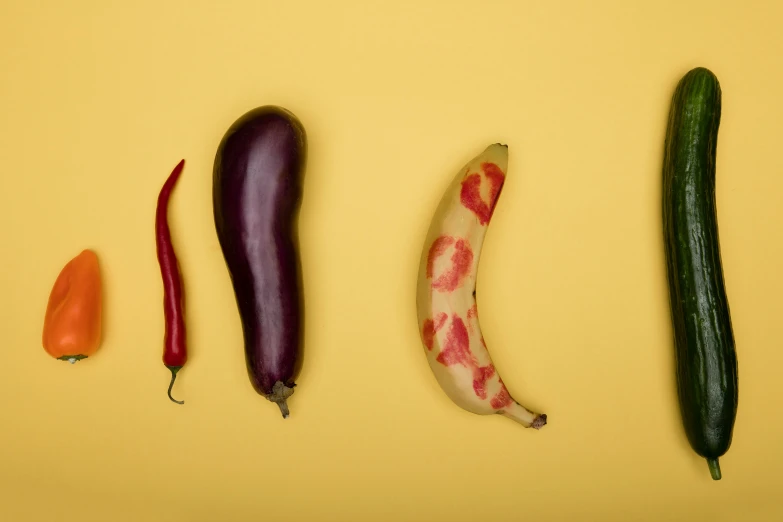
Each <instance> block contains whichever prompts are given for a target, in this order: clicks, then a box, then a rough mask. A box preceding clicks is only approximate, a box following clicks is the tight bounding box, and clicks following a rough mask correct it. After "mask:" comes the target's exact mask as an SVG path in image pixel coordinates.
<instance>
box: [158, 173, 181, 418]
mask: <svg viewBox="0 0 783 522" xmlns="http://www.w3.org/2000/svg"><path fill="white" fill-rule="evenodd" d="M184 167H185V160H184V159H183V160H182V161H180V162H179V163H178V164H177V166H176V167H174V170H173V171H172V172H171V174H170V175H169V178H168V179H167V180H166V183H165V184H164V185H163V188H162V189H161V190H160V195H159V196H158V207H157V211H156V213H155V242H156V244H157V252H158V263H159V264H160V273H161V276H163V313H164V317H165V321H166V335H165V338H164V349H163V364H165V365H166V367H167V368H168V369H169V370H171V383H170V384H169V399H171V400H172V401H174V402H176V403H177V404H185V401H178V400H175V399H174V397H172V396H171V388H172V387H173V386H174V380H175V379H176V378H177V372H178V371H179V370H180V369H182V367H183V366H184V365H185V362H186V361H187V359H188V352H187V346H186V342H185V341H186V339H185V312H184V311H185V298H184V295H183V292H182V280H181V278H180V271H179V263H178V261H177V256H176V255H175V254H174V247H173V245H172V243H171V233H170V232H169V224H168V205H169V199H170V197H171V191H172V190H173V189H174V185H175V184H176V183H177V180H178V179H179V175H180V174H181V173H182V169H183V168H184Z"/></svg>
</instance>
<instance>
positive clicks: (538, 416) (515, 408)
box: [498, 402, 546, 430]
mask: <svg viewBox="0 0 783 522" xmlns="http://www.w3.org/2000/svg"><path fill="white" fill-rule="evenodd" d="M498 413H500V414H502V415H503V416H505V417H508V418H509V419H511V420H513V421H516V422H518V423H520V424H521V425H523V426H524V427H525V428H533V429H536V430H540V429H541V428H543V427H544V425H545V424H546V414H545V413H535V412H532V411H530V410H528V409H527V408H525V407H524V406H522V405H521V404H519V403H518V402H513V403H511V405H509V406H508V407H506V408H503V410H502V411H499V412H498Z"/></svg>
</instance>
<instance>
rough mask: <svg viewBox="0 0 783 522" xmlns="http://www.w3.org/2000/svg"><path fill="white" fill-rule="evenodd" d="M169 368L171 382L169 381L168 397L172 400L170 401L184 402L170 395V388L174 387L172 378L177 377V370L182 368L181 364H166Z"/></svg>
mask: <svg viewBox="0 0 783 522" xmlns="http://www.w3.org/2000/svg"><path fill="white" fill-rule="evenodd" d="M167 368H168V369H169V370H171V382H170V383H169V399H171V400H172V402H176V403H177V404H185V401H178V400H176V399H175V398H174V397H172V396H171V388H173V387H174V380H175V379H176V378H177V372H178V371H180V369H182V366H167Z"/></svg>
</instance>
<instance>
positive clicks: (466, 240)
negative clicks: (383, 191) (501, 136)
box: [416, 144, 546, 429]
mask: <svg viewBox="0 0 783 522" xmlns="http://www.w3.org/2000/svg"><path fill="white" fill-rule="evenodd" d="M507 168H508V147H507V146H506V145H501V144H494V145H490V146H489V147H487V148H486V149H485V150H484V151H483V152H482V153H481V154H479V155H478V156H476V157H475V158H473V159H472V160H471V161H470V162H469V163H468V164H467V165H465V166H464V167H463V168H462V169H461V170H460V171H459V173H458V174H457V175H456V176H455V178H454V179H453V181H452V182H451V185H450V186H449V188H448V189H447V190H446V193H445V194H444V196H443V198H442V199H441V201H440V204H439V205H438V208H437V210H436V211H435V215H434V217H433V219H432V223H431V225H430V229H429V232H428V233H427V239H426V241H425V243H424V249H423V251H422V255H421V262H420V266H419V276H418V288H417V296H416V300H417V303H416V304H417V311H418V318H419V333H420V335H421V340H422V343H423V344H424V348H425V350H424V351H425V353H426V355H427V361H428V362H429V364H430V368H431V369H432V372H433V373H434V374H435V378H436V379H437V381H438V384H439V385H440V387H441V388H442V389H443V391H445V392H446V394H447V395H448V397H449V398H450V399H451V400H452V401H453V402H454V403H456V404H457V405H458V406H460V407H461V408H463V409H465V410H467V411H469V412H472V413H475V414H478V415H489V414H493V413H499V414H502V415H504V416H506V417H508V418H510V419H513V420H515V421H517V422H519V423H520V424H522V425H523V426H525V427H527V428H530V427H532V428H535V429H540V428H541V427H543V426H544V425H545V424H546V415H544V414H539V413H534V412H532V411H530V410H528V409H527V408H525V407H524V406H522V405H521V404H519V403H518V402H517V401H516V400H514V398H513V397H511V394H510V393H509V391H508V389H507V388H506V386H505V385H504V384H503V380H502V379H501V378H500V375H499V374H498V372H497V370H496V369H495V366H494V364H493V363H492V359H491V358H490V355H489V351H488V350H487V346H486V344H484V337H483V335H482V334H481V329H480V327H479V320H478V310H477V308H476V290H475V289H476V273H477V271H478V263H479V257H480V255H481V247H482V245H483V244H484V236H485V235H486V232H487V226H488V225H489V221H490V218H491V217H492V212H493V211H494V209H495V203H496V202H497V200H498V197H499V196H500V191H501V189H502V188H503V182H504V181H505V177H506V170H507Z"/></svg>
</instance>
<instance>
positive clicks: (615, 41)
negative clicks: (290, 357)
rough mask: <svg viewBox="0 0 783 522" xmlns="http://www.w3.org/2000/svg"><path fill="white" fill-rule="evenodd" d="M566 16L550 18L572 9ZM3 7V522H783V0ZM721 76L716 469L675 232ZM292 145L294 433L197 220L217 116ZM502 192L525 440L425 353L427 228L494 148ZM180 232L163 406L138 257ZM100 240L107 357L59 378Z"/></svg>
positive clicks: (213, 246)
mask: <svg viewBox="0 0 783 522" xmlns="http://www.w3.org/2000/svg"><path fill="white" fill-rule="evenodd" d="M554 4H556V5H554ZM681 4H683V2H676V1H666V2H663V1H659V2H645V3H644V4H643V5H642V3H635V2H625V1H615V2H556V3H551V2H521V1H518V2H514V1H507V2H499V1H490V2H477V1H459V2H457V1H451V2H445V1H444V2H438V1H436V0H427V1H424V0H416V1H415V2H414V1H397V2H373V1H367V0H357V1H340V0H335V1H331V2H315V1H311V2H268V1H249V0H248V1H228V2H214V1H187V2H186V1H164V2H158V1H155V2H153V1H148V0H144V1H135V2H105V1H98V0H95V1H92V2H87V1H72V2H54V1H49V2H29V3H28V2H23V1H21V0H13V1H9V0H5V1H3V2H1V3H0V108H1V110H0V165H1V166H2V178H1V179H2V190H0V222H2V223H3V224H4V226H3V237H2V250H3V253H2V262H1V263H0V266H1V268H2V269H1V270H0V296H1V297H0V317H2V329H1V331H2V333H3V341H2V352H3V364H2V366H0V396H2V397H3V400H2V407H1V409H0V411H2V414H1V415H0V418H2V427H1V428H0V448H2V453H1V454H0V456H1V457H2V465H0V520H3V521H9V522H27V521H40V520H58V521H66V522H67V521H71V520H73V521H80V522H84V521H105V520H112V521H141V520H144V521H149V522H153V521H165V522H177V521H188V522H201V521H205V522H206V521H218V520H220V521H229V522H233V521H236V522H239V521H251V520H274V521H281V520H286V521H289V522H296V521H321V520H324V521H327V520H328V521H331V520H334V521H341V522H346V521H354V520H356V521H364V520H379V521H382V520H389V521H403V520H424V521H432V522H437V521H463V520H464V521H482V520H484V521H493V522H500V521H517V520H556V521H561V520H590V521H592V520H595V521H614V520H617V521H630V520H633V521H648V520H649V521H660V520H667V521H668V520H677V521H679V520H683V521H685V520H687V521H699V520H711V521H720V520H750V521H766V520H770V521H772V520H781V519H783V506H782V504H783V502H781V501H780V492H781V490H783V478H781V477H783V474H782V473H781V467H782V466H783V446H782V445H781V440H783V421H781V418H780V415H779V409H780V406H781V404H782V401H781V399H782V398H783V391H781V390H783V388H782V387H781V386H783V384H781V371H783V370H782V368H783V350H781V346H780V339H781V337H782V336H783V331H781V328H783V326H782V325H783V321H781V318H782V317H783V304H782V303H783V300H781V298H780V296H781V295H783V277H782V276H781V266H783V248H782V245H783V233H782V232H781V230H783V228H782V227H781V219H782V218H783V216H781V209H782V208H783V206H782V205H781V194H783V159H781V158H782V156H781V154H780V147H781V145H780V142H781V139H782V138H783V131H781V128H782V127H781V122H782V121H783V95H782V93H783V72H781V69H780V57H781V55H783V32H781V31H780V20H781V16H783V7H781V5H780V4H779V3H776V2H771V1H770V2H725V3H723V2H715V1H712V2H706V1H705V2H695V1H691V2H685V4H687V5H686V6H683V5H681ZM694 66H706V67H709V68H710V69H712V70H713V71H714V72H715V73H716V74H717V76H718V78H719V79H720V81H721V84H722V88H723V94H724V98H723V101H724V105H723V119H722V126H721V129H720V138H719V145H718V205H719V223H720V233H721V237H720V238H721V242H722V247H723V260H724V267H725V271H726V280H727V287H728V293H729V299H730V303H731V312H732V319H733V321H734V327H735V333H736V338H737V349H738V354H739V368H740V392H739V393H740V406H739V413H738V417H737V425H736V431H735V438H734V442H733V445H732V447H731V449H730V451H729V453H728V454H727V455H726V456H725V457H724V458H722V459H721V464H722V469H723V474H724V478H723V480H722V481H720V482H713V481H712V480H711V479H710V476H709V472H708V469H707V465H706V463H705V461H704V460H702V459H700V458H699V457H697V456H696V455H695V454H694V453H693V452H692V451H691V450H690V449H689V447H688V445H687V442H686V439H685V437H684V435H683V431H682V429H681V427H680V421H679V414H678V411H677V407H676V399H675V388H674V380H673V369H672V353H673V352H672V340H671V335H672V332H671V327H670V324H669V317H668V308H667V301H666V299H667V294H666V291H667V290H666V283H665V272H664V265H663V251H662V243H661V226H660V214H659V209H660V203H659V199H660V170H661V160H662V144H663V138H664V125H665V120H666V115H667V111H668V109H669V100H670V97H671V94H672V91H673V89H674V86H675V84H676V82H677V80H678V79H679V78H680V77H681V75H683V74H684V73H685V72H686V71H687V70H688V69H690V68H691V67H694ZM270 103H274V104H280V105H283V106H285V107H287V108H289V109H291V110H292V111H293V112H295V113H296V114H297V116H299V117H300V118H301V120H302V121H303V123H304V125H305V126H306V128H307V131H308V133H309V138H310V157H309V164H308V171H307V181H306V186H305V200H304V205H303V209H302V215H301V236H302V256H303V263H304V272H305V285H306V300H307V314H308V315H307V333H306V343H307V348H306V349H307V359H306V361H305V364H304V370H303V373H302V375H301V377H300V378H299V387H298V388H297V391H296V393H295V395H294V396H293V398H292V399H291V403H290V405H291V411H292V415H291V417H290V418H289V419H287V420H283V419H282V418H281V416H280V414H279V413H278V411H277V408H276V407H275V406H274V405H273V404H271V403H268V402H267V401H266V400H264V399H263V398H261V397H259V396H258V395H256V394H255V392H254V391H253V390H252V388H251V386H250V383H249V381H248V379H247V376H246V373H245V367H244V360H243V357H244V356H243V352H242V344H241V330H240V324H239V320H238V316H237V313H236V306H235V303H234V297H233V293H232V290H231V287H230V284H229V280H228V276H227V272H226V267H225V264H224V262H223V258H222V255H221V252H220V249H219V247H218V243H217V238H216V235H215V230H214V226H213V221H212V219H213V218H212V206H211V169H212V161H213V158H214V153H215V150H216V147H217V145H218V142H219V141H220V139H221V137H222V135H223V133H224V132H225V130H226V129H227V127H228V126H229V125H230V124H231V123H232V122H233V121H234V120H235V119H236V118H237V117H238V116H239V115H241V114H242V113H244V112H245V111H247V110H248V109H251V108H253V107H255V106H257V105H262V104H270ZM496 141H502V142H506V143H508V144H509V146H510V164H509V169H510V170H509V175H508V179H507V183H506V186H505V188H504V191H503V194H502V196H501V198H500V201H499V205H498V208H497V211H496V213H495V216H494V219H493V221H492V224H491V228H490V231H489V234H488V236H487V241H486V244H485V249H484V252H483V255H482V264H481V268H480V271H479V283H478V284H479V293H478V295H479V308H480V311H481V319H482V328H483V329H484V332H485V335H486V337H487V343H488V345H489V347H490V351H491V353H492V355H493V357H494V359H495V362H496V363H497V366H498V369H499V371H500V372H501V374H502V375H503V377H504V380H505V382H506V383H507V384H508V386H509V388H510V390H511V392H512V394H514V395H515V396H517V398H518V399H519V400H521V401H524V402H525V403H526V404H529V405H530V406H531V407H533V408H536V409H539V410H541V411H544V412H546V413H547V414H548V415H549V424H548V425H547V426H546V427H545V428H544V429H542V430H541V431H538V432H536V431H533V430H526V429H524V428H522V427H521V426H519V425H516V424H514V423H513V422H511V421H509V420H508V419H505V418H501V417H499V416H496V417H479V416H475V415H472V414H469V413H466V412H463V411H462V410H460V409H458V408H457V407H456V406H454V405H453V404H452V403H450V402H449V401H448V399H447V398H446V396H445V395H444V394H443V393H442V392H441V390H440V389H439V388H438V387H437V385H436V383H435V380H434V378H433V376H432V374H431V372H430V369H429V368H428V366H427V363H426V360H425V357H424V355H423V354H422V353H421V350H422V348H421V344H420V341H419V337H418V333H417V331H416V319H415V318H416V313H415V288H416V285H415V277H416V273H417V267H418V262H419V252H420V248H421V246H422V241H423V239H424V235H425V233H426V230H427V227H428V224H429V219H430V217H431V215H432V212H433V211H434V208H435V205H436V204H437V201H438V200H439V198H440V196H441V194H442V191H443V190H445V188H446V187H447V184H448V182H449V181H450V180H451V178H452V176H453V175H454V173H455V169H457V168H458V167H460V166H461V165H462V164H463V163H465V162H466V161H467V160H468V159H470V158H471V157H472V156H474V155H475V154H477V153H478V152H480V151H481V150H483V148H484V147H485V146H486V145H488V144H489V143H493V142H496ZM183 157H184V158H186V160H187V164H186V167H185V172H184V174H183V177H182V178H181V180H180V184H179V185H178V187H177V188H176V191H175V194H174V198H173V201H172V207H171V223H172V230H173V234H174V237H175V245H176V248H177V252H178V254H179V257H180V261H181V264H182V269H183V272H184V277H185V285H186V287H187V293H188V298H189V301H188V318H187V319H188V328H189V332H188V333H189V337H190V351H191V360H190V362H189V363H188V365H187V366H186V367H185V369H184V370H182V372H181V374H180V378H179V379H178V382H177V385H176V396H177V397H178V398H181V399H184V400H185V405H184V406H177V405H175V404H172V403H171V402H169V400H168V399H167V398H166V395H165V391H166V386H167V385H168V379H169V373H168V371H167V370H166V368H165V367H164V366H163V364H162V362H161V340H162V334H163V315H162V306H161V298H162V286H161V280H160V274H159V271H158V265H157V261H156V258H155V243H154V234H153V223H154V211H155V201H156V197H157V194H158V190H159V189H160V187H161V185H162V183H163V181H164V180H165V177H166V176H167V175H168V173H169V172H170V170H171V169H172V168H173V167H174V165H175V164H176V163H177V162H178V161H179V160H180V159H181V158H183ZM86 247H90V248H94V249H95V250H96V251H97V252H98V254H99V256H100V260H101V263H102V267H103V274H104V278H105V292H106V293H105V303H106V307H105V338H104V343H103V346H102V348H101V351H100V352H99V354H98V355H96V356H95V357H94V358H92V359H88V360H87V361H82V362H80V363H79V364H76V365H75V366H70V365H67V364H65V363H61V362H59V361H55V360H53V359H51V358H49V357H48V356H47V355H46V354H45V353H44V351H43V349H42V348H41V341H40V334H41V327H42V318H43V313H44V309H45V304H46V299H47V297H48V293H49V290H50V289H51V285H52V284H53V282H54V280H55V278H56V276H57V273H58V272H59V270H60V269H61V267H62V266H63V265H64V264H65V263H66V262H67V261H68V260H69V259H70V258H71V257H73V256H74V255H76V254H77V253H78V252H79V251H80V249H82V248H86Z"/></svg>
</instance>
